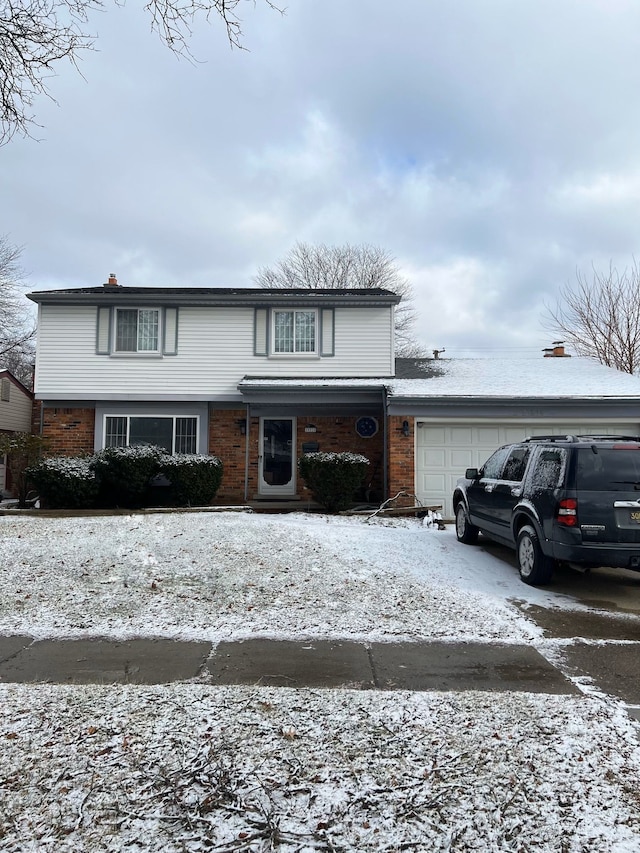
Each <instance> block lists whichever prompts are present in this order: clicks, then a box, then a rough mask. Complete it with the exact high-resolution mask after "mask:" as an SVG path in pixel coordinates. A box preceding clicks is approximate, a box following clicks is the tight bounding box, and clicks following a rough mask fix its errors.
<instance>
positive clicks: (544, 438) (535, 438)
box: [524, 435, 578, 442]
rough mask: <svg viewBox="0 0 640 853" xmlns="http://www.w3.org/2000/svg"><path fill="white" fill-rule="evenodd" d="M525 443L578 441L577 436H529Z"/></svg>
mask: <svg viewBox="0 0 640 853" xmlns="http://www.w3.org/2000/svg"><path fill="white" fill-rule="evenodd" d="M524 441H525V442H527V441H578V436H575V435H530V436H529V438H525V439H524Z"/></svg>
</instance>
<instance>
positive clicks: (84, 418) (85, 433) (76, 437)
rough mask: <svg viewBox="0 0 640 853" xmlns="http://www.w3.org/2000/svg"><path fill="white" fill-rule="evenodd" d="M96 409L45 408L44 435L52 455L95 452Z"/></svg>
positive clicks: (74, 454)
mask: <svg viewBox="0 0 640 853" xmlns="http://www.w3.org/2000/svg"><path fill="white" fill-rule="evenodd" d="M95 421H96V413H95V409H68V408H66V409H57V408H47V407H46V406H45V407H44V408H43V416H42V437H43V438H44V439H46V441H47V453H48V454H49V455H50V456H80V455H82V454H84V453H93V435H94V428H95Z"/></svg>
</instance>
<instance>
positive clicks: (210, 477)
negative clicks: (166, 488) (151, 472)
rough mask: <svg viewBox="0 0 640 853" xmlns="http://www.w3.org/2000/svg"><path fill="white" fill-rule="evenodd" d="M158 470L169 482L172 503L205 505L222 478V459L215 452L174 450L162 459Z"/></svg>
mask: <svg viewBox="0 0 640 853" xmlns="http://www.w3.org/2000/svg"><path fill="white" fill-rule="evenodd" d="M162 473H163V474H164V475H165V477H166V478H167V480H169V482H170V483H171V496H172V499H173V502H174V503H175V505H176V506H207V504H209V503H211V501H212V500H213V499H214V497H215V496H216V492H217V491H218V489H219V488H220V483H221V481H222V461H221V460H220V459H218V457H217V456H202V455H199V454H191V453H178V454H176V455H175V456H168V457H167V458H166V459H163V460H162Z"/></svg>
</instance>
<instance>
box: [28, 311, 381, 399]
mask: <svg viewBox="0 0 640 853" xmlns="http://www.w3.org/2000/svg"><path fill="white" fill-rule="evenodd" d="M179 313H180V317H179V339H180V341H179V344H180V345H179V347H178V352H177V354H176V355H175V356H172V357H171V358H151V359H148V358H140V357H139V356H136V357H132V358H128V357H127V356H126V355H123V356H118V357H115V358H109V357H105V356H103V355H98V354H97V353H96V309H95V307H91V306H86V307H85V306H69V307H67V308H64V307H63V306H58V305H51V306H42V307H41V310H40V320H39V327H38V359H37V370H36V394H37V395H38V396H39V397H42V398H45V399H46V398H52V397H55V398H57V399H67V400H96V399H97V400H100V399H102V400H121V399H123V396H124V395H125V394H126V396H127V399H138V400H166V399H173V400H212V399H218V400H225V399H226V400H239V399H240V393H239V392H238V383H239V382H240V380H241V379H242V378H243V377H244V376H259V375H265V374H268V375H270V376H274V377H278V376H291V375H292V374H295V375H296V376H300V377H305V378H313V377H317V376H326V375H328V374H330V375H331V376H336V377H349V376H372V377H379V376H389V375H391V374H392V373H393V353H392V351H391V345H392V331H391V330H392V324H391V322H390V314H391V311H390V310H389V309H388V308H342V309H341V308H337V309H336V310H335V356H334V357H333V358H332V359H331V360H330V364H329V366H328V362H327V360H326V359H323V358H308V357H306V358H305V357H302V358H300V359H293V358H289V357H283V358H273V359H267V360H265V358H264V357H260V356H257V355H255V354H254V353H255V347H256V343H255V336H254V331H255V330H254V310H253V308H215V309H214V308H206V309H205V308H184V307H183V308H180V312H179Z"/></svg>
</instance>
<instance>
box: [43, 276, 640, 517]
mask: <svg viewBox="0 0 640 853" xmlns="http://www.w3.org/2000/svg"><path fill="white" fill-rule="evenodd" d="M30 299H32V300H33V301H34V302H36V303H38V306H39V310H38V347H37V358H36V374H35V396H36V400H37V401H39V404H40V405H41V413H40V430H41V432H42V434H43V435H44V436H45V438H47V439H48V441H49V445H50V450H51V452H53V453H58V454H80V453H92V452H93V451H94V450H99V449H101V448H103V447H108V446H114V445H115V446H122V445H127V444H136V443H153V444H159V445H161V446H162V447H164V448H166V449H167V450H168V451H169V452H187V453H194V452H197V453H205V454H206V453H210V454H215V455H217V456H220V457H221V459H222V460H223V462H224V477H223V481H222V486H221V488H220V491H219V493H218V496H217V500H218V502H219V503H244V502H248V501H255V500H283V499H286V500H295V499H299V498H304V499H308V498H309V495H308V492H306V491H305V489H304V484H303V483H302V482H301V481H300V479H299V477H298V476H297V460H298V458H299V457H300V456H301V455H302V454H303V453H305V452H311V451H314V450H321V451H345V450H350V451H354V452H356V453H361V454H363V455H365V456H366V457H367V458H368V459H369V460H370V462H371V465H370V474H369V478H368V482H367V483H366V487H367V488H366V489H365V492H366V494H363V497H368V498H371V499H373V500H383V499H386V498H387V497H391V496H393V495H395V494H396V493H397V492H399V491H401V490H404V491H407V492H410V493H415V494H416V495H417V496H418V499H419V500H421V501H422V502H423V503H424V504H427V505H442V506H443V508H444V510H443V512H444V515H445V517H447V518H449V517H451V515H452V509H451V496H452V494H453V487H454V485H455V482H456V479H457V478H458V477H460V476H461V475H462V474H463V473H464V470H465V468H467V467H473V466H476V467H478V466H480V465H481V464H482V463H483V462H484V461H485V460H486V459H487V458H488V457H489V456H490V454H491V453H492V452H493V450H495V449H496V448H497V447H498V446H499V445H500V444H503V443H507V442H510V441H514V440H519V439H521V438H524V437H525V436H527V435H532V434H541V433H555V434H558V433H594V432H596V433H620V434H626V435H637V434H638V433H640V379H639V378H638V377H635V376H629V375H628V374H626V373H621V372H619V371H617V370H613V369H611V368H608V367H604V366H603V365H601V364H597V363H596V362H594V361H592V360H589V359H579V358H567V357H565V356H566V353H564V350H563V348H562V347H561V346H558V347H555V348H554V349H553V350H549V351H545V355H552V356H554V357H550V358H546V357H545V358H542V357H539V358H533V359H502V360H497V359H446V360H445V359H431V360H417V361H416V362H415V363H408V364H407V363H403V361H402V360H399V361H398V362H395V361H394V308H395V306H396V304H397V303H398V301H399V298H398V297H397V296H396V295H395V294H393V293H391V292H389V291H386V290H279V289H274V290H264V289H250V288H246V289H243V288H237V289H225V288H198V289H195V288H188V287H186V288H156V287H144V288H141V287H122V286H120V285H119V284H118V283H117V281H116V278H115V276H113V275H112V276H110V277H109V281H108V283H107V284H106V285H103V286H102V287H89V288H77V289H69V290H56V291H46V292H36V293H32V294H30ZM558 356H560V357H558ZM396 368H399V369H398V373H397V374H396Z"/></svg>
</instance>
